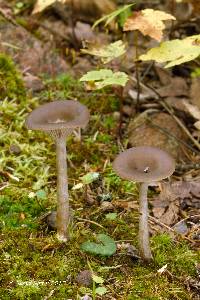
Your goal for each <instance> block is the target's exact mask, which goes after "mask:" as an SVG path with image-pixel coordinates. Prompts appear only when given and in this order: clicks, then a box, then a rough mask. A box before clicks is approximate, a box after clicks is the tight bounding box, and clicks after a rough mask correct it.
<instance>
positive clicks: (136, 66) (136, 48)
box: [135, 30, 140, 112]
mask: <svg viewBox="0 0 200 300" xmlns="http://www.w3.org/2000/svg"><path fill="white" fill-rule="evenodd" d="M138 58H139V54H138V31H137V30H136V31H135V73H136V80H137V99H136V107H135V110H136V112H138V110H139V107H140V72H139V63H138Z"/></svg>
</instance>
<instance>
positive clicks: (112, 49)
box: [81, 40, 126, 64]
mask: <svg viewBox="0 0 200 300" xmlns="http://www.w3.org/2000/svg"><path fill="white" fill-rule="evenodd" d="M81 51H82V52H83V53H87V54H90V55H94V56H99V57H100V58H101V60H102V62H103V63H104V64H106V63H108V62H110V61H111V60H113V59H114V58H117V57H119V56H121V55H123V54H124V53H125V52H126V49H125V44H124V43H123V42H122V41H121V40H119V41H116V42H114V43H111V44H110V45H107V46H104V47H102V48H94V49H82V50H81Z"/></svg>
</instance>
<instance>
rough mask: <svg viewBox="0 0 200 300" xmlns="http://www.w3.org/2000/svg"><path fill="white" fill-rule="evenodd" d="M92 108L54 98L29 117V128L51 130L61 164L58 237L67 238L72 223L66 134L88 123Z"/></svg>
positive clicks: (58, 168) (57, 161) (58, 188)
mask: <svg viewBox="0 0 200 300" xmlns="http://www.w3.org/2000/svg"><path fill="white" fill-rule="evenodd" d="M88 121H89V111H88V109H87V108H86V106H84V105H83V104H81V103H79V102H78V101H73V100H63V101H53V102H50V103H47V104H44V105H42V106H40V107H39V108H36V109H35V110H34V111H32V112H31V113H30V114H29V115H28V117H27V119H26V126H27V128H28V129H33V130H42V131H44V132H46V133H47V134H49V135H50V136H51V137H52V138H53V140H54V141H55V144H56V165H57V214H56V227H57V237H58V239H59V240H60V241H63V242H66V241H67V240H68V238H69V236H68V225H69V219H70V216H69V196H68V177H67V159H66V156H67V153H66V137H67V136H68V135H70V134H71V133H72V132H73V130H74V129H75V128H77V127H79V128H80V127H81V128H83V127H85V126H86V125H87V123H88Z"/></svg>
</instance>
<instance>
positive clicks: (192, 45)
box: [140, 34, 200, 68]
mask: <svg viewBox="0 0 200 300" xmlns="http://www.w3.org/2000/svg"><path fill="white" fill-rule="evenodd" d="M199 55H200V34H199V35H193V36H190V37H187V38H185V39H183V40H178V39H177V40H172V41H167V42H163V43H161V44H160V45H159V47H156V48H152V49H150V50H149V51H148V52H147V53H146V54H143V55H141V56H140V59H141V60H143V61H146V60H155V61H157V62H159V63H164V62H168V63H167V64H166V66H165V68H169V67H173V66H175V65H180V64H182V63H185V62H188V61H191V60H193V59H195V58H197V57H198V56H199Z"/></svg>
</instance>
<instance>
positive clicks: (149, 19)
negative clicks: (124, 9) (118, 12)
mask: <svg viewBox="0 0 200 300" xmlns="http://www.w3.org/2000/svg"><path fill="white" fill-rule="evenodd" d="M175 19H176V18H175V17H174V16H172V15H170V14H167V13H165V12H163V11H160V10H154V9H150V8H148V9H144V10H141V11H136V12H134V13H133V15H132V16H131V17H129V18H128V19H127V20H126V22H125V24H124V31H132V30H136V29H138V30H139V31H141V32H142V33H143V34H144V35H149V36H150V37H152V38H154V39H155V40H157V41H161V39H162V37H163V29H164V28H165V25H164V23H163V21H165V20H175Z"/></svg>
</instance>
